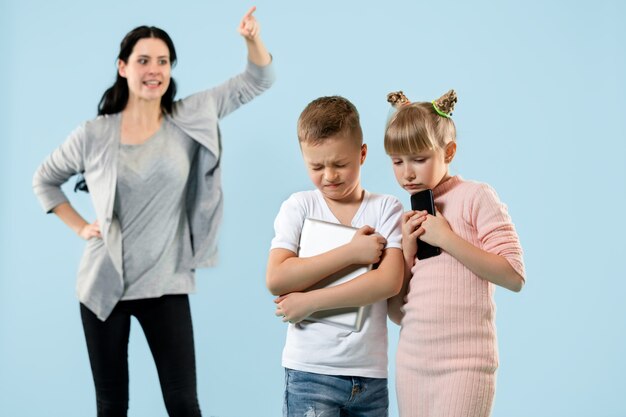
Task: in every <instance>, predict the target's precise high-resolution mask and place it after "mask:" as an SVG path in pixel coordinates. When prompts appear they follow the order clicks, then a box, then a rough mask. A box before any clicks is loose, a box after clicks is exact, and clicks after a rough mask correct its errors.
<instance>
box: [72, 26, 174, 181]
mask: <svg viewBox="0 0 626 417" xmlns="http://www.w3.org/2000/svg"><path fill="white" fill-rule="evenodd" d="M145 38H157V39H161V40H162V41H163V42H165V44H166V45H167V48H168V49H169V52H170V65H171V66H172V67H174V66H175V65H176V48H174V42H172V38H170V35H168V34H167V32H165V31H164V30H163V29H159V28H158V27H155V26H138V27H136V28H135V29H133V30H131V31H130V32H128V33H127V34H126V36H124V39H122V42H121V43H120V53H119V55H118V56H117V58H118V59H119V60H121V61H124V62H126V63H128V57H129V56H130V54H131V53H132V52H133V49H134V48H135V45H136V44H137V42H138V41H139V40H140V39H145ZM175 96H176V82H175V81H174V78H170V84H169V86H168V88H167V90H166V91H165V93H164V94H163V97H161V110H162V111H163V112H164V113H168V114H169V113H172V105H173V103H174V97H175ZM127 103H128V82H127V81H126V79H125V78H123V77H122V76H120V74H119V72H118V73H117V76H116V79H115V83H114V84H113V85H112V86H111V87H109V88H108V89H107V90H106V91H105V92H104V94H103V95H102V98H101V99H100V102H99V103H98V116H102V115H105V114H115V113H119V112H121V111H122V110H124V108H125V107H126V104H127ZM78 190H80V191H85V192H89V189H88V187H87V182H86V181H85V177H84V176H83V175H82V173H81V175H80V176H79V177H78V179H77V180H76V185H75V186H74V191H78Z"/></svg>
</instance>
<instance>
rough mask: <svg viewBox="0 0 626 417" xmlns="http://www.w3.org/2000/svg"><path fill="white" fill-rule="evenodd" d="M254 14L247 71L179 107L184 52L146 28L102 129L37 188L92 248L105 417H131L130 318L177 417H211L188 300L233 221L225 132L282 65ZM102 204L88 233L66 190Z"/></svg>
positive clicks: (84, 274)
mask: <svg viewBox="0 0 626 417" xmlns="http://www.w3.org/2000/svg"><path fill="white" fill-rule="evenodd" d="M254 10H255V8H254V7H253V8H251V9H250V10H249V11H248V13H246V15H245V16H244V17H243V19H242V21H241V23H240V25H239V33H240V34H241V35H242V36H243V37H244V39H245V41H246V45H247V49H248V65H247V68H246V70H245V71H244V72H243V73H242V74H240V75H237V76H235V77H233V78H232V79H230V80H228V81H227V82H225V83H224V84H222V85H219V86H217V87H215V88H212V89H210V90H207V91H203V92H200V93H197V94H194V95H192V96H190V97H187V98H185V99H183V100H180V101H174V96H175V94H176V85H175V83H174V80H173V79H172V78H171V74H170V71H171V69H172V66H173V65H174V64H175V63H176V51H175V49H174V45H173V43H172V40H171V39H170V37H169V36H168V35H167V33H165V32H164V31H163V30H161V29H158V28H155V27H146V26H141V27H138V28H135V29H134V30H132V31H131V32H129V33H128V34H127V35H126V37H125V38H124V40H123V41H122V43H121V48H120V53H119V56H118V75H117V80H116V82H115V84H114V85H113V86H112V87H111V88H109V89H108V90H107V91H106V92H105V93H104V95H103V97H102V99H101V101H100V104H99V106H98V114H99V117H97V118H96V119H94V120H91V121H87V122H85V123H84V124H82V125H81V126H80V127H78V128H77V129H76V130H75V131H74V132H73V133H72V134H70V136H69V137H68V139H67V140H66V142H65V143H64V144H63V145H61V146H60V147H59V148H58V149H57V150H55V151H54V152H53V153H52V154H51V155H50V156H49V157H48V158H47V159H46V160H45V161H44V162H43V163H42V164H41V166H40V167H39V168H38V170H37V172H36V173H35V176H34V178H33V188H34V191H35V194H36V195H37V197H38V198H39V200H40V202H41V204H42V206H43V208H44V210H45V211H46V212H48V213H49V212H53V213H55V214H56V215H57V216H59V218H60V219H61V220H62V221H63V222H64V223H65V224H67V225H68V226H69V227H70V228H71V229H72V230H74V231H75V232H76V233H77V234H78V235H79V236H80V237H81V238H83V239H85V240H87V245H86V248H85V252H84V254H83V257H82V260H81V264H80V267H79V272H78V284H77V292H78V298H79V300H80V309H81V318H82V322H83V328H84V331H85V338H86V341H87V348H88V352H89V359H90V362H91V368H92V373H93V377H94V382H95V387H96V397H97V409H98V416H99V417H104V416H106V417H108V416H126V413H127V409H128V363H127V350H128V337H129V331H130V318H131V316H135V317H136V318H137V320H138V321H139V323H140V324H141V326H142V328H143V330H144V333H145V335H146V339H147V341H148V344H149V346H150V349H151V351H152V354H153V356H154V360H155V363H156V366H157V370H158V373H159V380H160V382H161V388H162V392H163V397H164V400H165V405H166V408H167V410H168V413H169V415H170V416H200V409H199V406H198V400H197V392H196V376H195V356H194V342H193V331H192V322H191V314H190V310H189V300H188V294H189V293H190V292H193V291H194V290H195V281H194V271H195V268H198V267H205V266H210V265H212V264H214V262H215V255H216V238H217V227H218V226H219V223H220V220H221V216H222V193H221V187H220V163H219V162H220V150H221V146H220V133H219V128H218V120H219V119H221V118H222V117H224V116H225V115H227V114H228V113H230V112H232V111H233V110H235V109H237V108H238V107H239V106H241V105H242V104H245V103H246V102H248V101H250V100H251V99H253V98H254V97H255V96H257V95H259V94H260V93H262V92H263V91H264V90H266V89H267V88H269V87H270V86H271V84H272V82H273V79H274V77H273V70H272V66H271V60H272V59H271V56H270V55H269V53H268V52H267V50H266V48H265V46H264V44H263V42H262V40H261V38H260V34H259V25H258V23H257V21H256V19H255V18H254V16H253V15H252V14H253V12H254ZM77 173H82V174H83V176H84V181H82V184H79V185H77V187H81V186H82V188H85V189H86V188H87V187H88V190H89V192H90V194H91V197H92V202H93V205H94V208H95V212H96V217H97V220H96V221H94V222H93V223H91V224H90V223H88V222H87V221H85V220H84V219H83V217H82V216H81V215H80V214H78V213H77V212H76V211H75V210H74V208H73V207H72V206H71V204H70V203H69V202H68V200H67V197H66V196H65V194H64V193H63V192H62V190H61V188H60V187H61V185H62V184H63V183H65V182H66V181H67V180H68V179H69V178H70V177H71V176H73V175H75V174H77Z"/></svg>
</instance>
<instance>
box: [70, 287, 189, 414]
mask: <svg viewBox="0 0 626 417" xmlns="http://www.w3.org/2000/svg"><path fill="white" fill-rule="evenodd" d="M80 314H81V318H82V321H83V329H84V330H85V339H86V340H87V350H88V351H89V361H90V362H91V371H92V373H93V379H94V383H95V386H96V401H97V407H98V417H126V415H127V410H128V337H129V335H130V318H131V316H135V317H136V318H137V320H138V321H139V323H140V324H141V327H142V328H143V332H144V334H145V335H146V339H147V341H148V345H149V346H150V350H151V351H152V356H153V357H154V362H155V364H156V368H157V372H158V374H159V381H160V383H161V391H162V392H163V399H164V401H165V407H166V408H167V412H168V414H169V415H170V417H199V416H200V415H201V414H200V407H199V405H198V394H197V390H196V359H195V352H194V343H193V327H192V323H191V311H190V309H189V298H188V297H187V295H165V296H163V297H160V298H148V299H143V300H130V301H120V302H119V303H118V304H117V306H115V308H114V309H113V312H112V313H111V315H110V316H109V317H108V318H107V319H106V320H105V321H104V322H103V321H101V320H100V319H98V318H97V317H96V315H95V314H94V313H92V312H91V311H90V310H89V309H87V307H85V306H84V305H82V304H81V305H80Z"/></svg>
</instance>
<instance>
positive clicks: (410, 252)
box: [402, 210, 428, 259]
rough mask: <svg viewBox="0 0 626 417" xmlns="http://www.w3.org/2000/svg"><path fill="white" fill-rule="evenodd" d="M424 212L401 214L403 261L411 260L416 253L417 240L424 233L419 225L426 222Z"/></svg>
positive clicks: (425, 212) (414, 211)
mask: <svg viewBox="0 0 626 417" xmlns="http://www.w3.org/2000/svg"><path fill="white" fill-rule="evenodd" d="M427 214H428V212H427V211H426V210H423V211H416V210H409V211H406V212H404V214H402V252H403V254H404V259H413V258H415V254H416V253H417V238H418V237H419V236H420V235H421V234H422V233H424V231H423V230H420V225H421V224H422V222H423V221H424V220H426V215H427Z"/></svg>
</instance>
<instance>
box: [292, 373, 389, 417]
mask: <svg viewBox="0 0 626 417" xmlns="http://www.w3.org/2000/svg"><path fill="white" fill-rule="evenodd" d="M388 413H389V393H388V390H387V379H386V378H365V377H357V376H337V375H322V374H315V373H310V372H302V371H295V370H293V369H288V368H286V369H285V402H284V403H283V417H340V416H341V417H344V416H345V417H347V416H350V417H387V416H388V415H389V414H388Z"/></svg>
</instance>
